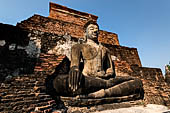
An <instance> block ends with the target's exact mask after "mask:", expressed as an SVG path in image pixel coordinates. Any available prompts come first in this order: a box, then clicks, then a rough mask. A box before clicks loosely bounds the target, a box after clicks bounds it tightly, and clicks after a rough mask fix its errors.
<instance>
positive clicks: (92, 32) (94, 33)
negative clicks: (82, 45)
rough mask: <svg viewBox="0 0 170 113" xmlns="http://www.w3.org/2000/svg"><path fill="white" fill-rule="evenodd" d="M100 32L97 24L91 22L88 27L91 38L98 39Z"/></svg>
mask: <svg viewBox="0 0 170 113" xmlns="http://www.w3.org/2000/svg"><path fill="white" fill-rule="evenodd" d="M98 34H99V28H98V26H97V25H94V24H90V25H88V26H87V28H86V36H87V38H89V39H92V40H97V38H98Z"/></svg>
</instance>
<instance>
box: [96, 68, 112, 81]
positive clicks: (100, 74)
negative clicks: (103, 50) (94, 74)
mask: <svg viewBox="0 0 170 113" xmlns="http://www.w3.org/2000/svg"><path fill="white" fill-rule="evenodd" d="M112 76H113V69H112V68H108V69H107V70H106V73H105V72H104V71H100V72H98V77H100V78H103V79H106V78H111V77H112Z"/></svg>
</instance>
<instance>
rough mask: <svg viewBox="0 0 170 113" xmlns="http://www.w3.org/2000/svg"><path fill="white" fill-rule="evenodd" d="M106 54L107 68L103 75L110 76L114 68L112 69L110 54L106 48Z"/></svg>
mask: <svg viewBox="0 0 170 113" xmlns="http://www.w3.org/2000/svg"><path fill="white" fill-rule="evenodd" d="M106 54H107V58H108V60H107V61H108V62H107V63H108V68H107V70H106V75H105V76H112V75H113V74H114V69H113V63H112V59H111V55H110V51H109V50H107V52H106Z"/></svg>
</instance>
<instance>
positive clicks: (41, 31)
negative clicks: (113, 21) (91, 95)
mask: <svg viewBox="0 0 170 113" xmlns="http://www.w3.org/2000/svg"><path fill="white" fill-rule="evenodd" d="M97 19H98V17H97V16H95V15H92V14H88V13H84V12H80V11H77V10H73V9H70V8H67V7H65V6H61V5H58V4H55V3H50V13H49V16H48V17H44V16H40V15H37V14H35V15H33V16H32V17H30V18H28V19H27V20H24V21H21V22H20V23H17V25H16V26H12V25H7V24H2V23H0V34H1V37H0V43H3V42H5V43H4V44H0V89H1V90H0V112H6V113H8V112H9V113H12V112H17V113H23V112H26V113H29V112H32V113H33V112H35V111H36V113H38V112H40V113H43V112H44V113H48V112H52V111H53V110H54V109H57V108H58V102H57V98H58V97H57V96H55V94H54V91H53V88H50V84H51V82H50V80H52V79H53V78H54V77H53V76H52V73H54V72H55V71H62V72H65V73H67V72H68V71H69V65H70V61H69V58H68V57H67V55H62V54H58V55H56V54H48V51H49V50H51V49H52V48H54V47H55V46H58V44H59V45H62V44H65V43H66V42H67V40H70V42H73V43H76V42H77V41H78V39H79V38H81V37H83V25H84V24H85V23H86V22H87V21H88V20H94V21H97ZM99 41H100V42H101V43H103V44H104V45H105V46H106V47H108V48H109V49H110V51H111V55H112V60H113V62H114V66H115V72H116V75H127V74H128V75H130V76H135V77H138V78H140V79H141V80H142V81H143V85H144V99H143V100H142V101H143V103H144V104H161V105H166V106H168V107H170V85H169V83H166V82H165V79H164V76H163V74H162V71H161V69H159V68H148V67H142V64H141V61H140V58H139V55H138V51H137V49H136V48H129V47H125V46H121V45H120V43H119V39H118V35H117V34H115V33H112V32H107V31H104V30H100V35H99ZM62 50H63V49H62ZM62 50H61V51H62ZM63 51H64V50H63Z"/></svg>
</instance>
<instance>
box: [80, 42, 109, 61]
mask: <svg viewBox="0 0 170 113" xmlns="http://www.w3.org/2000/svg"><path fill="white" fill-rule="evenodd" d="M105 55H106V49H105V48H104V47H103V46H101V45H88V44H84V45H83V48H82V57H83V59H84V60H97V59H101V60H102V59H103V58H104V57H105Z"/></svg>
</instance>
